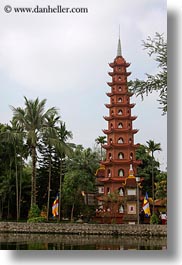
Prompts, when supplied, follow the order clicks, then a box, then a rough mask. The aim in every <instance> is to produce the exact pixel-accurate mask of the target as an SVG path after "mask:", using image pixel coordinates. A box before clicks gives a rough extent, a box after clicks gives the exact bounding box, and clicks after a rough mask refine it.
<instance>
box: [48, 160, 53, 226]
mask: <svg viewBox="0 0 182 265" xmlns="http://www.w3.org/2000/svg"><path fill="white" fill-rule="evenodd" d="M51 168H52V164H51V157H49V179H48V191H47V221H48V220H49V206H50V191H51Z"/></svg>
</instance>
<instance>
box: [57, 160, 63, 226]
mask: <svg viewBox="0 0 182 265" xmlns="http://www.w3.org/2000/svg"><path fill="white" fill-rule="evenodd" d="M62 178H63V159H62V158H61V159H60V180H59V209H58V219H59V221H61V203H62V201H61V197H62Z"/></svg>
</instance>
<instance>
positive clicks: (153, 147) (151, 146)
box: [147, 140, 162, 213]
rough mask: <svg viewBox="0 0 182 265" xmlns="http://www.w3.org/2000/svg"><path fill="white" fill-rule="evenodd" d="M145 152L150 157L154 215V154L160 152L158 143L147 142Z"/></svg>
mask: <svg viewBox="0 0 182 265" xmlns="http://www.w3.org/2000/svg"><path fill="white" fill-rule="evenodd" d="M147 150H148V151H149V154H151V156H152V199H153V213H154V200H155V192H154V152H156V151H162V149H161V145H160V143H155V142H154V141H153V140H149V141H147Z"/></svg>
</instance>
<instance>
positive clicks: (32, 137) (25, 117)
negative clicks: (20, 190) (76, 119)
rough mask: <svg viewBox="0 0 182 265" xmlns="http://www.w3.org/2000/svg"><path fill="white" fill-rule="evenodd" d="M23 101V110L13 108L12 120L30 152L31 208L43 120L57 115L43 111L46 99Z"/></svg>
mask: <svg viewBox="0 0 182 265" xmlns="http://www.w3.org/2000/svg"><path fill="white" fill-rule="evenodd" d="M24 99H25V108H20V107H17V108H15V107H13V106H11V109H12V110H13V119H14V120H15V121H16V122H17V124H19V126H20V127H22V128H23V130H24V132H25V134H26V139H27V144H28V146H29V148H30V150H31V158H32V178H31V206H32V205H34V204H36V195H37V191H36V163H37V147H38V142H39V139H40V136H41V133H42V129H43V127H44V126H45V118H46V117H47V116H48V115H50V113H57V111H56V109H55V108H54V107H53V108H50V109H48V110H47V111H45V104H46V99H43V100H42V101H39V99H38V98H36V99H35V100H28V99H27V98H26V97H24Z"/></svg>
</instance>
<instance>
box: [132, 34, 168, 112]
mask: <svg viewBox="0 0 182 265" xmlns="http://www.w3.org/2000/svg"><path fill="white" fill-rule="evenodd" d="M142 45H143V47H144V49H146V50H148V55H149V56H154V60H155V61H156V63H157V64H158V69H159V71H158V73H156V74H155V75H151V74H146V76H147V79H146V80H139V79H136V80H134V81H130V82H129V87H130V89H131V90H132V91H133V92H134V93H135V94H136V96H139V95H140V96H141V97H142V99H143V96H144V95H147V96H148V94H149V93H152V92H153V91H158V92H159V100H158V101H159V103H160V105H161V109H162V111H163V115H164V114H166V113H167V42H166V40H165V39H164V36H163V34H159V33H156V34H155V37H154V38H153V39H152V38H151V37H150V36H149V37H148V38H147V40H146V41H143V43H142Z"/></svg>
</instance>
